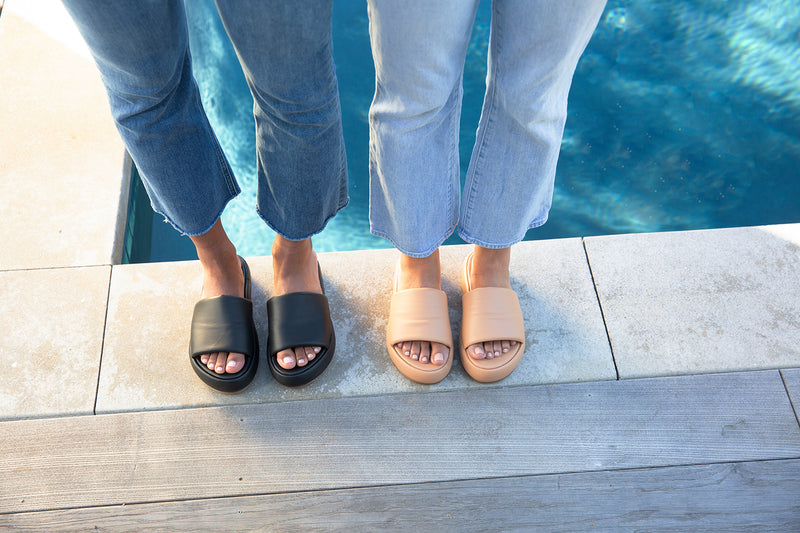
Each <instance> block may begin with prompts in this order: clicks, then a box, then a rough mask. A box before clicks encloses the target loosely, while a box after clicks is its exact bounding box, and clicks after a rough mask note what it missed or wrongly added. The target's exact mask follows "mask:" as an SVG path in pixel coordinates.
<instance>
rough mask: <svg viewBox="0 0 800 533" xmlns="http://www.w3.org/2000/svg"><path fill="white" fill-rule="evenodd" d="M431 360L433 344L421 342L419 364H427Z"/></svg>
mask: <svg viewBox="0 0 800 533" xmlns="http://www.w3.org/2000/svg"><path fill="white" fill-rule="evenodd" d="M430 359H431V343H429V342H421V343H420V346H419V362H420V363H427V362H428V361H430Z"/></svg>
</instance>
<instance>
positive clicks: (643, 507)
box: [0, 460, 800, 533]
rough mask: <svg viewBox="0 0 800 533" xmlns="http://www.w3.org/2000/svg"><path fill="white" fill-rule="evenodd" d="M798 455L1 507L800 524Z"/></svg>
mask: <svg viewBox="0 0 800 533" xmlns="http://www.w3.org/2000/svg"><path fill="white" fill-rule="evenodd" d="M798 494H800V460H788V461H763V462H751V463H727V464H714V465H695V466H685V467H665V468H651V469H637V470H623V471H601V472H590V473H576V474H556V475H544V476H527V477H512V478H498V479H484V480H469V481H457V482H442V483H425V484H413V485H396V486H389V487H370V488H359V489H345V490H326V491H317V492H302V493H292V494H275V495H264V496H247V497H239V498H219V499H210V500H193V501H182V502H169V503H154V504H140V505H126V506H113V507H100V508H92V509H73V510H64V511H45V512H34V513H20V514H14V515H5V516H2V515H0V527H3V528H5V527H8V528H10V529H14V530H19V531H41V530H45V529H46V530H47V531H52V532H58V531H76V530H84V531H88V530H92V529H99V530H112V531H119V532H123V531H132V532H133V531H137V532H138V531H142V530H146V531H244V530H253V529H260V530H264V531H286V532H291V531H298V532H301V531H302V532H311V531H380V530H388V531H420V530H423V529H424V530H426V531H442V530H444V531H543V530H544V531H569V532H572V531H587V530H591V531H621V530H622V531H630V530H647V531H662V532H670V531H676V532H684V531H695V532H703V531H725V532H731V531H759V532H761V533H764V532H778V531H781V532H795V531H798V530H800V499H798V497H797V495H798Z"/></svg>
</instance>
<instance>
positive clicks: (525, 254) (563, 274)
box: [97, 239, 616, 413]
mask: <svg viewBox="0 0 800 533" xmlns="http://www.w3.org/2000/svg"><path fill="white" fill-rule="evenodd" d="M469 249H470V248H469V247H467V246H448V247H444V248H442V252H441V256H442V268H443V288H444V289H445V292H446V293H447V295H448V303H449V307H450V320H451V324H452V325H453V333H454V337H455V338H456V339H457V338H458V325H459V322H460V319H459V317H460V312H461V301H460V294H461V289H460V278H461V269H462V265H463V261H464V258H465V257H466V255H467V254H468V253H469ZM397 258H398V254H397V252H395V251H393V250H372V251H360V252H340V253H324V254H320V264H321V267H322V271H323V275H324V278H325V285H326V291H327V294H328V298H329V300H330V302H331V309H332V314H333V318H334V328H335V330H336V335H337V348H336V356H335V358H334V360H333V362H332V363H331V366H330V367H329V368H328V369H327V370H326V371H325V373H324V374H323V375H322V377H321V378H319V379H318V380H316V381H315V382H313V383H311V384H310V385H307V386H306V387H303V388H300V389H288V388H285V387H282V386H280V385H278V384H277V383H276V382H275V381H274V380H273V379H272V377H271V376H270V375H269V369H268V367H267V365H266V363H265V360H264V359H263V357H264V351H265V350H264V347H265V346H266V339H267V335H266V300H267V298H268V296H269V293H270V290H271V287H272V275H271V258H270V257H258V258H250V259H248V263H249V264H250V268H251V271H252V273H253V283H254V294H253V300H254V303H255V309H256V316H255V320H256V323H257V328H258V334H259V339H260V344H261V352H262V359H261V360H260V365H259V374H258V376H257V378H256V380H255V381H254V383H253V384H252V385H251V386H250V387H249V388H248V389H247V390H246V391H244V392H243V393H241V394H236V395H223V394H219V393H216V392H214V391H213V390H211V389H210V388H208V387H207V386H205V385H204V384H203V383H202V382H201V381H200V380H199V379H198V378H197V377H196V376H195V375H194V373H193V372H192V370H191V368H190V366H189V361H188V353H187V350H188V348H187V347H188V339H189V323H190V320H191V314H192V309H193V306H194V302H195V301H196V299H197V297H198V295H199V294H200V290H201V287H200V283H201V279H200V276H201V272H200V267H199V263H197V262H182V263H158V264H141V265H121V266H115V267H114V268H113V274H112V283H111V291H110V297H109V311H108V327H107V329H106V341H105V348H104V356H103V364H102V369H101V373H100V385H99V391H98V401H97V412H98V413H99V412H118V411H128V410H146V409H166V408H177V407H195V406H209V405H217V404H230V403H258V402H275V401H284V400H296V399H307V398H325V397H341V396H364V395H380V394H391V393H400V392H410V391H422V390H437V391H442V390H451V389H461V388H466V387H485V385H481V384H478V383H476V382H474V381H472V380H471V379H470V378H469V377H468V376H467V375H466V374H465V373H464V371H463V369H462V368H461V367H460V365H459V363H458V359H456V361H455V365H454V368H453V370H452V372H451V373H450V375H449V376H448V377H447V378H446V379H445V380H444V381H443V382H441V383H439V384H438V385H434V386H432V387H428V386H424V385H417V384H414V383H412V382H410V381H408V380H406V379H405V378H404V377H403V376H401V375H400V374H399V373H398V372H397V371H396V370H395V368H394V366H392V364H391V362H390V361H389V357H388V355H387V354H386V347H385V341H384V335H385V324H386V320H387V317H388V309H389V297H390V294H391V286H392V279H393V272H394V267H395V264H396V261H397ZM512 272H513V276H512V278H513V279H512V284H513V286H514V288H515V290H517V292H518V293H519V295H520V300H521V303H522V306H523V314H524V315H525V319H526V333H527V346H528V348H527V352H526V354H525V357H524V359H523V361H522V363H520V366H519V367H518V368H517V369H516V371H515V372H514V373H513V374H512V375H511V376H510V377H509V378H507V379H506V380H505V381H503V382H502V383H501V384H500V385H498V386H509V385H522V384H539V383H558V382H574V381H595V380H613V379H616V373H615V369H614V365H613V360H612V357H611V353H610V349H609V346H608V340H607V338H606V335H605V329H604V326H603V322H602V317H601V315H600V310H599V307H598V304H597V297H596V295H595V292H594V288H593V286H592V282H591V276H590V274H589V270H588V266H587V264H586V257H585V254H584V251H583V248H582V246H581V242H580V239H567V240H554V241H542V242H535V243H533V242H531V243H522V244H521V245H519V246H518V247H517V248H515V250H514V253H513V258H512Z"/></svg>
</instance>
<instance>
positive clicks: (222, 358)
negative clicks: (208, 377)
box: [214, 353, 228, 374]
mask: <svg viewBox="0 0 800 533" xmlns="http://www.w3.org/2000/svg"><path fill="white" fill-rule="evenodd" d="M227 362H228V354H226V353H218V354H217V357H216V361H214V372H216V373H217V374H224V373H225V365H226V363H227Z"/></svg>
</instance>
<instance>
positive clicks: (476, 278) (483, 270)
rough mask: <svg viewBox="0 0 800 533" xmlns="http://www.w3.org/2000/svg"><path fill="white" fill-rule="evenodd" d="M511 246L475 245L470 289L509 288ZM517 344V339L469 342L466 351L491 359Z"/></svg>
mask: <svg viewBox="0 0 800 533" xmlns="http://www.w3.org/2000/svg"><path fill="white" fill-rule="evenodd" d="M510 261H511V248H501V249H490V248H483V247H481V246H475V250H474V252H473V256H472V261H471V262H470V265H469V282H470V289H478V288H482V287H502V288H505V289H510V288H511V281H510V277H509V263H510ZM516 346H517V341H513V340H506V339H497V340H494V341H489V342H481V343H478V344H470V345H469V346H467V353H468V354H469V356H470V357H472V358H473V359H493V358H495V357H500V356H501V355H503V354H505V353H508V352H509V351H511V350H513V349H514V348H515V347H516Z"/></svg>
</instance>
